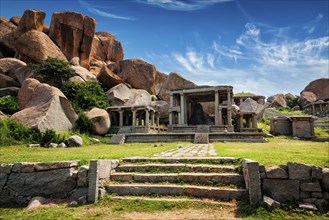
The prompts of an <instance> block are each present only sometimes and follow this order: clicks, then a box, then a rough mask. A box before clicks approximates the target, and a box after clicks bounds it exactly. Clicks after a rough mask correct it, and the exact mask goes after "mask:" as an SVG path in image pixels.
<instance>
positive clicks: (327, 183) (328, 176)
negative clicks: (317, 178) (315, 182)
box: [321, 168, 329, 192]
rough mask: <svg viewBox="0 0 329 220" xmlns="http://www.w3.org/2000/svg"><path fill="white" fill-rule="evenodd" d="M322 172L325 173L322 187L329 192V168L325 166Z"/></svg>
mask: <svg viewBox="0 0 329 220" xmlns="http://www.w3.org/2000/svg"><path fill="white" fill-rule="evenodd" d="M322 174H323V175H322V181H321V185H322V189H323V190H324V191H327V192H329V168H323V169H322Z"/></svg>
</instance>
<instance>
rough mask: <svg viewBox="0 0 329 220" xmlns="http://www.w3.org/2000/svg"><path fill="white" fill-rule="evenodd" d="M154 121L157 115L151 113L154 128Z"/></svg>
mask: <svg viewBox="0 0 329 220" xmlns="http://www.w3.org/2000/svg"><path fill="white" fill-rule="evenodd" d="M154 121H155V113H154V111H151V125H152V126H154Z"/></svg>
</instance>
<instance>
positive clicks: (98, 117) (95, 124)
mask: <svg viewBox="0 0 329 220" xmlns="http://www.w3.org/2000/svg"><path fill="white" fill-rule="evenodd" d="M87 117H88V118H89V120H90V122H91V129H92V131H93V133H94V134H97V135H104V134H106V133H107V132H108V131H109V129H110V126H111V121H110V116H109V113H108V112H107V111H106V110H104V109H100V108H93V109H91V110H90V111H89V112H88V113H87Z"/></svg>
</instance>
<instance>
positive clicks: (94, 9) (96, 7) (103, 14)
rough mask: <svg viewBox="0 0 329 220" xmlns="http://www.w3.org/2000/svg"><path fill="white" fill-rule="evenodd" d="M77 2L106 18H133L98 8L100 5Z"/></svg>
mask: <svg viewBox="0 0 329 220" xmlns="http://www.w3.org/2000/svg"><path fill="white" fill-rule="evenodd" d="M78 2H79V3H80V5H82V6H83V7H84V8H86V9H87V10H88V11H89V12H90V13H92V14H94V15H98V16H102V17H107V18H113V19H121V20H135V19H134V18H132V17H125V16H119V15H116V14H112V13H109V12H105V11H103V10H100V9H99V8H102V7H100V6H95V5H91V4H89V3H87V2H86V1H82V0H78Z"/></svg>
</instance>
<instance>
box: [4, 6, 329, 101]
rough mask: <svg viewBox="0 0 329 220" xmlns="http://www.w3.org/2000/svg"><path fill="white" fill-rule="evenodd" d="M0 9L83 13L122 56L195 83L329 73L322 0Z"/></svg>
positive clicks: (283, 85)
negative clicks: (113, 39)
mask: <svg viewBox="0 0 329 220" xmlns="http://www.w3.org/2000/svg"><path fill="white" fill-rule="evenodd" d="M0 1H1V5H0V6H1V16H3V17H6V18H10V17H11V16H14V15H22V14H23V12H24V10H25V9H40V10H43V11H45V12H46V14H47V16H46V23H47V24H49V23H50V19H51V15H52V13H53V12H55V11H63V10H71V11H77V12H81V13H83V14H84V15H88V16H91V17H93V18H95V19H96V20H97V31H108V32H110V33H112V34H114V35H115V36H116V38H117V39H118V40H119V41H121V43H122V44H123V47H124V51H125V59H130V58H141V59H143V60H145V61H147V62H150V63H152V64H154V65H155V66H156V67H157V68H158V70H159V71H162V72H165V73H169V72H177V73H180V74H181V75H183V76H184V77H185V78H187V79H189V80H191V81H193V82H195V83H197V84H199V85H205V84H208V85H232V86H234V91H235V92H240V91H245V92H246V91H251V92H254V93H257V94H262V95H265V96H269V95H273V94H276V93H288V92H290V93H293V94H297V95H298V94H299V92H300V91H301V90H302V89H303V88H304V87H305V86H306V85H307V84H308V83H309V82H310V81H312V80H314V79H317V78H321V77H329V24H328V20H329V18H328V14H329V1H328V0H309V1H306V0H304V1H302V0H275V1H267V0H263V1H260V0H258V1H255V0H189V1H183V0H135V1H133V0H130V1H129V0H112V1H104V0H103V1H99V0H65V1H63V0H62V1H58V0H21V1H15V0H0Z"/></svg>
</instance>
